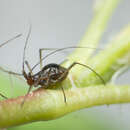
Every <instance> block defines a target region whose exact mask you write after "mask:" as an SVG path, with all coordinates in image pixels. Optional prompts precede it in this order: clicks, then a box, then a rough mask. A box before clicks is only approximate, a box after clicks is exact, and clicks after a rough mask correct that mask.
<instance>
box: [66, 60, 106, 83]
mask: <svg viewBox="0 0 130 130" xmlns="http://www.w3.org/2000/svg"><path fill="white" fill-rule="evenodd" d="M77 64H78V65H81V66H84V67H86V68H88V69H90V70H91V71H92V72H94V73H95V74H96V75H97V76H98V77H99V78H100V80H101V81H102V83H103V84H104V85H105V84H106V83H105V81H104V79H103V78H102V77H101V76H100V75H99V74H98V73H97V72H96V71H95V70H93V69H92V68H91V67H89V66H87V65H84V64H81V63H79V62H74V63H72V64H71V65H70V66H69V67H68V71H69V70H70V69H72V67H74V66H75V65H77Z"/></svg>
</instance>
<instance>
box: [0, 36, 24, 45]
mask: <svg viewBox="0 0 130 130" xmlns="http://www.w3.org/2000/svg"><path fill="white" fill-rule="evenodd" d="M20 36H22V34H18V35H16V36H15V37H13V38H11V39H9V40H8V41H6V42H4V43H2V44H1V45H0V47H2V46H4V45H6V44H7V43H9V42H11V41H13V40H15V39H16V38H18V37H20Z"/></svg>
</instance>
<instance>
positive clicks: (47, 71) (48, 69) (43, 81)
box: [2, 28, 105, 105]
mask: <svg viewBox="0 0 130 130" xmlns="http://www.w3.org/2000/svg"><path fill="white" fill-rule="evenodd" d="M30 34H31V28H30V29H29V32H28V35H27V38H26V42H25V46H24V52H23V66H22V74H19V73H15V72H12V71H7V70H5V69H2V70H3V71H4V72H7V73H9V74H14V75H19V76H24V78H25V79H26V81H27V84H28V85H29V89H28V92H27V94H26V95H25V97H24V100H23V102H22V104H21V105H23V104H24V102H25V99H26V96H27V95H28V94H29V93H30V91H31V89H32V88H33V87H38V86H39V85H40V86H41V87H43V88H45V89H47V88H51V86H54V85H56V84H57V83H60V82H62V81H63V80H64V79H65V78H66V77H67V75H68V73H69V71H70V70H71V69H72V68H73V67H74V66H75V65H77V64H78V65H81V66H84V67H86V68H88V69H90V70H91V71H92V72H94V73H95V74H96V75H97V76H98V77H99V78H100V80H101V81H102V83H103V84H105V81H104V80H103V78H102V77H101V76H100V75H99V74H98V73H97V72H96V71H94V70H93V69H92V68H90V67H89V66H87V65H85V64H81V63H79V62H74V63H72V64H71V65H70V66H69V67H68V68H65V67H62V66H60V65H59V64H55V63H51V64H48V65H46V66H44V67H42V60H44V59H45V58H47V57H48V56H50V55H52V54H54V53H56V52H58V51H62V50H65V49H69V48H89V47H75V46H73V47H66V48H60V49H56V48H52V49H51V48H49V49H47V48H42V49H39V54H40V61H39V62H38V63H37V64H36V65H35V66H34V67H33V68H31V67H30V65H29V63H28V61H26V60H25V51H26V47H27V43H28V40H29V37H30ZM43 50H55V51H53V52H51V53H49V54H48V55H46V56H45V57H43V58H42V51H43ZM25 64H26V66H27V68H28V70H29V73H26V71H25ZM39 64H40V68H41V70H40V71H39V72H38V73H36V74H33V72H32V71H33V70H34V68H35V67H36V66H37V65H39ZM61 88H62V91H63V95H64V102H65V103H66V96H65V92H64V89H63V87H61Z"/></svg>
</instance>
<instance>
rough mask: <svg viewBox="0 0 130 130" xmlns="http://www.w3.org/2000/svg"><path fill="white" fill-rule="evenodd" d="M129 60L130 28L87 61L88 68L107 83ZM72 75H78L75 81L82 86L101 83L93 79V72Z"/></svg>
mask: <svg viewBox="0 0 130 130" xmlns="http://www.w3.org/2000/svg"><path fill="white" fill-rule="evenodd" d="M129 59H130V26H127V27H126V28H125V29H123V30H122V31H121V32H120V33H119V34H118V35H117V36H116V38H115V39H114V40H113V41H112V42H111V43H110V44H108V47H107V48H106V49H104V51H101V52H100V53H99V54H97V55H96V56H95V57H94V58H92V59H91V60H90V61H89V66H91V67H92V68H93V69H94V70H96V71H97V72H98V73H99V74H100V75H101V76H102V77H103V79H104V80H105V81H106V82H108V81H109V80H110V79H111V78H112V75H113V74H114V73H115V72H116V71H118V70H119V69H120V68H121V67H123V66H126V65H128V64H129ZM73 73H74V75H75V74H76V75H80V76H79V77H77V78H76V79H77V80H78V81H81V82H80V83H78V84H80V85H81V86H83V84H85V85H91V84H92V83H94V84H97V83H101V81H100V79H99V78H95V76H94V75H95V74H94V73H93V72H89V73H88V71H85V69H84V70H82V71H81V72H80V74H79V73H78V74H77V73H76V70H74V71H73Z"/></svg>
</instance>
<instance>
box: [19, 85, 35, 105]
mask: <svg viewBox="0 0 130 130" xmlns="http://www.w3.org/2000/svg"><path fill="white" fill-rule="evenodd" d="M32 88H33V86H29V89H28V92H27V94H26V95H25V96H24V99H23V101H22V103H21V107H22V106H23V105H24V103H25V100H26V98H27V96H28V94H29V93H30V92H31V90H32Z"/></svg>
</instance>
